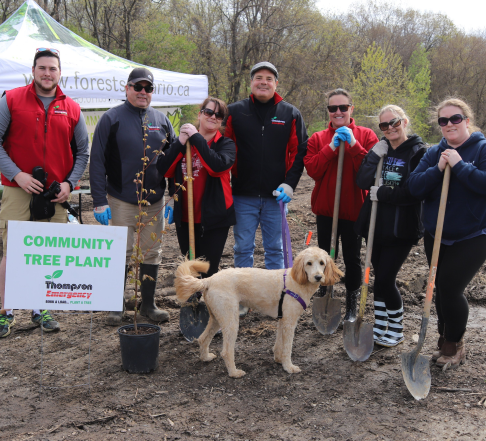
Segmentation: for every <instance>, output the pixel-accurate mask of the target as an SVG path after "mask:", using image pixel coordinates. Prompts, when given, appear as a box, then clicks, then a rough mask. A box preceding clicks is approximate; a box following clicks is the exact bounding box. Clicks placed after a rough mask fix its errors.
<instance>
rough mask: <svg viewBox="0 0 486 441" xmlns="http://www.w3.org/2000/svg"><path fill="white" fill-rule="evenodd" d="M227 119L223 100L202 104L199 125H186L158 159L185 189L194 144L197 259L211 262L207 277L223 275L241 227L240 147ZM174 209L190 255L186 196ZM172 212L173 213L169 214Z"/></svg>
mask: <svg viewBox="0 0 486 441" xmlns="http://www.w3.org/2000/svg"><path fill="white" fill-rule="evenodd" d="M227 116H228V108H227V107H226V104H225V103H224V101H222V100H220V99H218V98H213V97H208V98H206V99H205V100H204V102H203V103H202V105H201V110H200V111H199V113H198V117H197V118H198V121H197V123H196V125H197V128H196V126H194V125H192V124H184V125H183V126H182V127H181V129H180V135H179V138H178V139H176V140H175V141H174V142H173V143H172V144H171V145H170V147H169V149H167V150H166V151H165V152H164V153H165V155H160V156H159V158H158V161H157V170H158V171H159V173H161V174H162V175H164V176H165V177H166V178H172V179H174V181H175V183H176V184H179V185H186V181H185V179H184V177H185V176H186V175H187V171H186V155H185V153H186V141H189V142H190V144H191V152H192V171H193V176H194V181H193V209H194V239H195V247H196V249H195V250H194V254H195V257H205V258H206V260H207V261H209V263H210V267H209V271H208V272H207V274H204V275H203V277H210V276H212V275H213V274H215V273H216V272H218V267H219V262H220V260H221V256H222V254H223V250H224V246H225V243H226V239H227V237H228V232H229V229H230V227H231V226H232V225H234V224H235V223H236V217H235V209H234V204H233V196H232V193H231V185H230V170H231V167H232V166H233V164H234V162H235V157H236V147H235V143H234V142H233V140H232V139H230V138H226V137H225V136H223V135H222V134H221V125H222V122H223V120H224V119H225V118H226V117H227ZM174 199H175V200H174V209H173V213H170V212H171V211H172V208H171V207H169V206H167V207H166V212H165V217H168V216H169V224H170V223H172V222H175V224H176V231H177V239H178V241H179V247H180V249H181V252H182V254H184V255H186V254H187V253H188V251H189V223H188V201H187V193H186V192H184V191H183V192H180V191H179V192H178V197H177V198H174ZM169 214H170V215H169Z"/></svg>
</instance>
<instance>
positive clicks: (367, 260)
mask: <svg viewBox="0 0 486 441" xmlns="http://www.w3.org/2000/svg"><path fill="white" fill-rule="evenodd" d="M384 160H385V157H384V156H382V157H381V158H380V162H378V166H377V168H376V175H375V186H376V187H378V186H379V185H380V178H381V172H382V170H383V162H384ZM377 212H378V201H373V202H372V203H371V216H370V227H369V229H368V242H367V243H366V257H365V273H364V278H363V285H362V286H361V300H360V302H359V313H358V315H359V317H360V319H362V318H363V317H364V312H365V309H366V298H367V297H368V285H369V283H370V268H371V254H372V252H373V240H374V238H375V225H376V213H377Z"/></svg>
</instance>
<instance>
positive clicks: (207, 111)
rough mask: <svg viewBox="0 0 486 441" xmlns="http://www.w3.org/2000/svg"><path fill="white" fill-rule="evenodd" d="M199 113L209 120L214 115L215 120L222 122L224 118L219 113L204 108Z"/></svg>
mask: <svg viewBox="0 0 486 441" xmlns="http://www.w3.org/2000/svg"><path fill="white" fill-rule="evenodd" d="M200 112H201V113H204V114H205V115H206V116H208V117H209V118H211V117H212V116H213V115H216V119H220V120H222V119H223V118H224V115H223V114H222V113H220V112H215V111H214V110H212V109H208V108H205V109H201V111H200Z"/></svg>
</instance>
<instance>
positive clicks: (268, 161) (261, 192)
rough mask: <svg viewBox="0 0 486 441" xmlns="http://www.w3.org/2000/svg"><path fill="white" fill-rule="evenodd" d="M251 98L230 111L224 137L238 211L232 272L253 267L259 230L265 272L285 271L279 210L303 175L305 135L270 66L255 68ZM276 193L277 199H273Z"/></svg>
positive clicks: (287, 200)
mask: <svg viewBox="0 0 486 441" xmlns="http://www.w3.org/2000/svg"><path fill="white" fill-rule="evenodd" d="M250 76H251V92H252V93H251V95H250V97H249V98H246V99H244V100H241V101H238V102H236V103H233V104H231V105H230V106H229V117H228V120H227V122H226V132H225V135H226V136H227V137H229V138H232V139H233V140H234V141H235V143H236V148H237V156H236V162H235V165H234V166H233V168H232V188H233V199H234V204H235V211H236V225H235V226H234V237H235V246H234V251H235V267H237V268H241V267H252V266H253V252H254V249H255V232H256V230H257V228H258V225H260V227H261V231H262V239H263V247H264V250H265V266H266V268H267V269H279V268H283V267H284V259H283V249H282V220H281V215H280V209H279V204H278V203H277V201H279V200H282V201H283V202H285V203H288V202H290V200H291V199H292V195H293V191H294V190H295V188H296V187H297V184H298V182H299V179H300V177H301V175H302V171H303V169H304V156H305V154H306V152H307V132H306V129H305V126H304V122H303V120H302V115H301V114H300V112H299V111H298V110H297V109H296V108H295V107H294V106H292V105H291V104H289V103H287V102H285V101H283V100H282V97H281V96H280V95H279V94H277V93H276V92H275V90H276V88H277V84H278V72H277V69H276V68H275V66H274V65H273V64H272V63H269V62H267V61H263V62H261V63H258V64H255V65H254V66H253V68H252V69H251V72H250ZM275 190H278V191H279V192H280V195H279V196H278V197H277V199H275V197H274V196H273V193H274V191H275Z"/></svg>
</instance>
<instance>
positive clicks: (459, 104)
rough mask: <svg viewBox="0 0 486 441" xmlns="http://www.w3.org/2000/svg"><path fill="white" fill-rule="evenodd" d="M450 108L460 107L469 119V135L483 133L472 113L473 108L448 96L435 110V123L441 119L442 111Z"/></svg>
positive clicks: (458, 99)
mask: <svg viewBox="0 0 486 441" xmlns="http://www.w3.org/2000/svg"><path fill="white" fill-rule="evenodd" d="M449 106H454V107H459V108H460V109H461V112H462V114H463V115H464V116H465V117H466V118H468V119H469V127H468V128H467V129H468V131H469V134H471V133H473V132H480V131H481V129H480V128H479V127H477V126H476V125H475V121H474V112H473V111H472V109H471V107H469V105H468V104H467V103H466V102H465V101H463V100H461V99H460V98H457V97H455V96H448V97H447V98H445V99H444V100H443V101H442V102H441V103H439V104H438V105H437V107H436V108H435V114H436V119H435V121H434V122H437V118H439V117H440V111H441V110H442V109H443V108H444V107H449Z"/></svg>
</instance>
